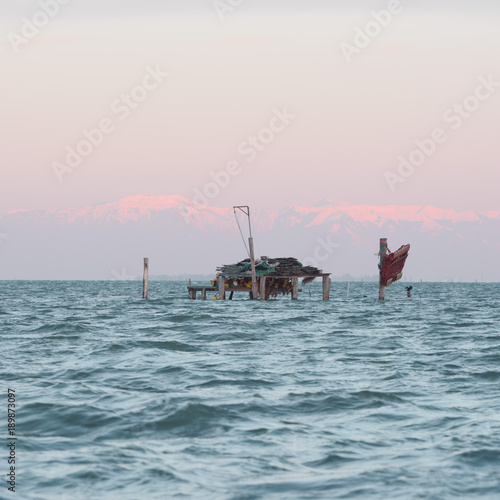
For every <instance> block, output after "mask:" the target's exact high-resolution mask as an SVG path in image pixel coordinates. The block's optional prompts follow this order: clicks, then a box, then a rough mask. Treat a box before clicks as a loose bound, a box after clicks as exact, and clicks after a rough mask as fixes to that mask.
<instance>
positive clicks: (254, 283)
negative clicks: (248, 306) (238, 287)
mask: <svg viewBox="0 0 500 500" xmlns="http://www.w3.org/2000/svg"><path fill="white" fill-rule="evenodd" d="M248 248H249V249H250V264H251V266H252V296H253V300H257V297H258V296H259V288H258V286H257V275H256V273H255V251H254V249H253V238H252V237H251V236H250V238H248Z"/></svg>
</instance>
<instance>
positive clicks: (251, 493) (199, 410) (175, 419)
mask: <svg viewBox="0 0 500 500" xmlns="http://www.w3.org/2000/svg"><path fill="white" fill-rule="evenodd" d="M0 285H1V286H0V297H1V300H0V332H1V333H0V336H1V341H2V346H3V355H2V362H1V365H0V374H1V375H0V378H1V380H2V382H3V383H2V386H3V393H4V396H3V397H2V401H4V403H3V406H4V407H3V408H2V410H1V414H2V415H3V416H4V417H3V419H4V421H5V420H6V404H7V395H6V391H7V387H10V388H13V389H15V391H16V394H17V403H18V407H17V411H18V414H17V430H18V433H19V435H20V437H19V442H18V450H17V453H18V472H19V474H18V486H17V491H18V493H17V498H23V499H51V500H52V499H72V500H80V499H121V500H126V499H134V500H135V499H138V498H146V499H165V498H167V499H168V498H196V499H246V500H250V499H257V498H266V499H267V498H269V499H278V498H301V499H302V498H303V499H323V498H324V499H329V498H368V499H384V500H385V499H398V498H402V499H409V498H436V499H444V498H492V499H498V498H500V285H496V284H481V283H478V284H451V283H450V284H426V283H418V284H415V285H414V286H415V291H414V296H413V298H412V299H407V298H406V295H405V292H404V285H403V284H397V285H393V286H392V287H390V288H389V289H388V292H387V295H388V300H387V301H386V302H385V303H383V304H379V303H378V301H377V300H376V298H377V285H376V284H374V283H370V284H367V283H357V284H354V285H352V284H351V288H350V297H349V298H347V296H346V290H347V284H345V283H334V284H333V293H332V301H331V302H323V301H321V300H318V299H320V296H321V293H320V288H319V285H316V284H315V285H313V287H312V289H311V290H312V294H311V296H310V295H309V292H308V291H306V292H305V293H303V294H301V297H300V300H299V301H298V302H292V301H291V300H289V299H286V300H283V299H282V300H278V301H269V302H267V303H261V302H250V301H248V300H236V301H233V302H216V301H211V300H209V301H206V302H202V301H196V302H193V301H189V300H187V290H186V283H166V282H156V283H151V284H150V288H151V290H150V294H151V298H150V300H148V301H143V300H141V299H140V296H141V289H140V287H141V284H140V283H137V282H109V283H108V282H101V283H97V282H64V283H56V282H3V283H0ZM365 295H367V297H364V296H365ZM245 299H246V297H245ZM0 425H2V427H3V428H4V429H5V428H6V424H5V423H3V424H0ZM4 434H5V431H4V432H2V435H4ZM3 446H5V445H4V444H3ZM1 455H2V456H3V455H4V454H1ZM4 469H5V472H6V471H7V463H6V458H5V459H2V467H0V470H2V471H3V470H4ZM2 484H5V486H1V489H0V498H16V497H14V495H13V494H12V493H10V492H8V491H7V485H6V483H4V482H3V481H2Z"/></svg>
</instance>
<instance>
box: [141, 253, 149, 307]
mask: <svg viewBox="0 0 500 500" xmlns="http://www.w3.org/2000/svg"><path fill="white" fill-rule="evenodd" d="M148 282H149V259H146V258H145V259H144V275H143V278H142V298H143V299H147V298H148Z"/></svg>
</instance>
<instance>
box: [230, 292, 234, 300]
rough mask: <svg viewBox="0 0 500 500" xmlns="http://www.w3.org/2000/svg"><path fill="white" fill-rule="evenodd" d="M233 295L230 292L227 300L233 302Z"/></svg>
mask: <svg viewBox="0 0 500 500" xmlns="http://www.w3.org/2000/svg"><path fill="white" fill-rule="evenodd" d="M233 295H234V292H231V293H230V294H229V300H233Z"/></svg>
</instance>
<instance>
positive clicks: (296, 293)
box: [292, 278, 299, 300]
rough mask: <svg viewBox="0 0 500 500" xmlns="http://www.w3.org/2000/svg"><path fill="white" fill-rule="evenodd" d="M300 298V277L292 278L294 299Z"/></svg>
mask: <svg viewBox="0 0 500 500" xmlns="http://www.w3.org/2000/svg"><path fill="white" fill-rule="evenodd" d="M298 298H299V278H292V300H297V299H298Z"/></svg>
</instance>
